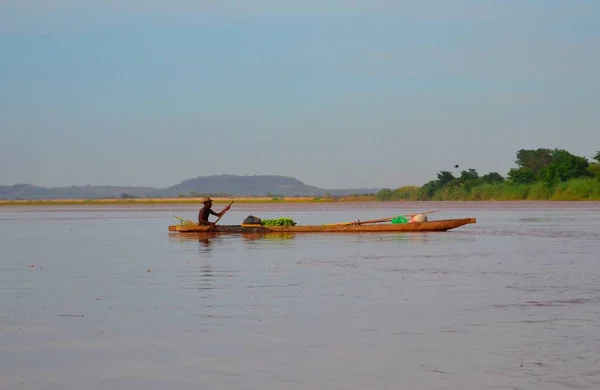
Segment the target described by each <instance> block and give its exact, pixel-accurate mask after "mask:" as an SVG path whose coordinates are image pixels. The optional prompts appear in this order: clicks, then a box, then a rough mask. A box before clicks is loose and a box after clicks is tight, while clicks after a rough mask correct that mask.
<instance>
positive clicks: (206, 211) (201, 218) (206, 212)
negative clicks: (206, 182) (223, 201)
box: [198, 197, 231, 225]
mask: <svg viewBox="0 0 600 390" xmlns="http://www.w3.org/2000/svg"><path fill="white" fill-rule="evenodd" d="M202 203H204V207H202V208H201V209H200V211H199V212H198V225H214V224H213V223H212V222H210V221H209V220H208V217H209V216H210V215H211V214H212V215H215V216H217V217H221V216H222V215H223V214H225V213H226V212H227V210H229V208H230V207H231V205H228V206H227V207H225V208H224V209H223V210H222V211H221V212H220V213H215V212H214V211H213V210H212V208H211V207H212V199H211V198H209V197H206V198H204V199H202Z"/></svg>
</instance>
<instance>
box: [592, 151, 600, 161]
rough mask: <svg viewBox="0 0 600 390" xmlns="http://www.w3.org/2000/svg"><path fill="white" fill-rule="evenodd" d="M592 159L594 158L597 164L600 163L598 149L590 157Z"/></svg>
mask: <svg viewBox="0 0 600 390" xmlns="http://www.w3.org/2000/svg"><path fill="white" fill-rule="evenodd" d="M592 159H594V160H596V162H597V163H598V164H600V150H599V151H597V152H596V154H595V155H594V157H592Z"/></svg>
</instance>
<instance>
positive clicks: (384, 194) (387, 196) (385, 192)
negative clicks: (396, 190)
mask: <svg viewBox="0 0 600 390" xmlns="http://www.w3.org/2000/svg"><path fill="white" fill-rule="evenodd" d="M375 199H376V200H382V201H386V200H392V190H391V189H389V188H384V189H382V190H381V191H379V192H377V193H376V194H375Z"/></svg>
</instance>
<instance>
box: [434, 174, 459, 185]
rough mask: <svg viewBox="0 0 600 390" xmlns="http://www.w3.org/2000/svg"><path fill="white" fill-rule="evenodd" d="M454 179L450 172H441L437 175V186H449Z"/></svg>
mask: <svg viewBox="0 0 600 390" xmlns="http://www.w3.org/2000/svg"><path fill="white" fill-rule="evenodd" d="M454 179H455V177H454V175H453V174H452V172H448V171H441V172H440V173H438V174H437V184H438V185H439V186H440V187H444V186H446V185H448V184H450V183H451V182H452V181H453V180H454Z"/></svg>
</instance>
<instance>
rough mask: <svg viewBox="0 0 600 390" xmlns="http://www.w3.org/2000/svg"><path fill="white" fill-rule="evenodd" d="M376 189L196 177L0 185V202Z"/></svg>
mask: <svg viewBox="0 0 600 390" xmlns="http://www.w3.org/2000/svg"><path fill="white" fill-rule="evenodd" d="M379 190H380V189H379V188H349V189H324V188H318V187H315V186H311V185H307V184H304V183H303V182H301V181H300V180H298V179H295V178H293V177H287V176H275V175H254V176H237V175H214V176H199V177H195V178H191V179H187V180H184V181H182V182H181V183H179V184H176V185H173V186H170V187H167V188H155V187H132V186H71V187H51V188H46V187H38V186H34V185H31V184H15V185H11V186H0V199H9V200H10V199H25V200H40V199H99V198H121V197H137V198H159V197H162V198H173V197H178V196H204V195H211V196H287V197H291V196H325V195H332V196H345V195H352V194H372V193H376V192H377V191H379Z"/></svg>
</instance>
